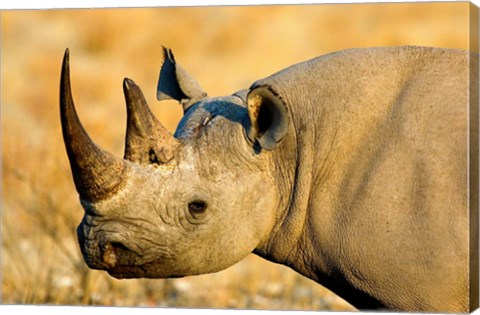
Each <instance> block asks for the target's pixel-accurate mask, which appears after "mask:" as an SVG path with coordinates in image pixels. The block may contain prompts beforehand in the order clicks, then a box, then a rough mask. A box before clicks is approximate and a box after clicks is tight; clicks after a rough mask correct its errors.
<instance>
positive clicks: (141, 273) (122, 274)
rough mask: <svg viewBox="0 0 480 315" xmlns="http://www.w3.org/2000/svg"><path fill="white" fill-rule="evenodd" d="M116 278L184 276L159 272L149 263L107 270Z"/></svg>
mask: <svg viewBox="0 0 480 315" xmlns="http://www.w3.org/2000/svg"><path fill="white" fill-rule="evenodd" d="M105 271H107V272H108V274H109V275H111V276H112V277H114V278H117V279H132V278H183V277H184V275H178V274H173V273H172V274H169V273H165V272H164V270H159V269H157V268H156V267H155V265H154V264H151V263H148V264H145V265H141V266H116V267H113V268H110V269H106V270H105Z"/></svg>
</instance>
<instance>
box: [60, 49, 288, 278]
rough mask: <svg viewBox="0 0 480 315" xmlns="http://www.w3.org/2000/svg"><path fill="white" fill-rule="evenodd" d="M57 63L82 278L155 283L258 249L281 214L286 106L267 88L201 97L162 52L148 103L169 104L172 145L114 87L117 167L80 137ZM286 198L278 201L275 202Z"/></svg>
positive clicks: (135, 98)
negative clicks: (118, 121)
mask: <svg viewBox="0 0 480 315" xmlns="http://www.w3.org/2000/svg"><path fill="white" fill-rule="evenodd" d="M69 71H70V70H69V53H68V50H67V51H66V53H65V56H64V61H63V67H62V75H61V86H60V111H61V121H62V130H63V137H64V142H65V146H66V150H67V154H68V158H69V160H70V165H71V170H72V174H73V179H74V183H75V186H76V189H77V191H78V193H79V196H80V202H81V204H82V206H83V208H84V210H85V214H84V217H83V220H82V222H81V224H80V225H79V227H78V230H77V233H78V239H79V243H80V248H81V251H82V254H83V256H84V259H85V261H86V263H87V264H88V266H89V267H91V268H94V269H102V270H106V271H108V272H109V273H110V274H111V275H112V276H114V277H117V278H139V277H148V278H166V277H178V276H186V275H194V274H203V273H209V272H216V271H219V270H222V269H224V268H226V267H228V266H230V265H232V264H234V263H236V262H238V261H239V260H241V259H242V258H244V257H245V256H246V255H248V254H249V253H251V252H252V251H253V250H255V249H258V248H259V247H261V246H263V245H265V243H266V242H267V237H268V234H269V233H270V231H271V230H272V229H273V228H274V226H275V221H276V219H277V218H276V216H277V214H276V210H277V209H278V208H279V207H280V206H281V205H280V203H281V202H280V200H283V199H285V198H279V194H281V191H280V190H281V188H279V186H278V185H275V184H274V183H273V177H278V176H279V174H277V173H278V167H277V165H276V161H275V154H274V152H275V151H277V150H278V147H279V146H280V143H281V142H282V140H283V139H284V138H285V135H286V134H287V130H288V125H289V118H288V117H289V116H288V112H287V107H286V106H285V104H284V103H283V101H282V100H281V99H280V97H279V96H277V95H276V92H275V91H273V90H272V89H271V87H268V86H258V87H255V88H252V89H251V90H249V91H246V90H245V91H241V92H239V93H237V94H234V95H232V96H228V97H218V98H207V96H206V93H205V92H203V90H202V89H201V88H200V86H199V85H198V83H196V81H195V80H193V79H192V78H191V77H190V76H189V75H188V74H187V73H186V72H185V71H184V70H183V69H182V68H180V67H179V66H178V65H177V64H176V62H175V60H174V58H173V54H172V53H171V51H170V50H168V49H165V62H164V65H163V66H162V69H161V73H160V74H161V75H160V80H159V85H158V95H157V97H158V99H160V100H162V99H168V98H171V99H176V100H178V101H179V102H180V103H181V104H182V105H183V108H184V112H185V114H184V117H183V118H182V120H181V122H180V123H179V125H178V128H177V130H176V133H175V136H173V135H171V134H169V133H168V131H167V130H166V129H165V128H164V127H163V126H162V124H161V123H160V122H159V121H158V120H157V119H156V118H155V117H154V115H153V114H152V112H151V111H150V110H149V108H148V105H147V103H146V101H145V98H144V96H143V94H142V92H141V90H140V88H139V87H138V86H137V85H135V83H134V82H133V81H132V80H130V79H125V80H124V83H123V89H124V94H125V99H126V105H127V132H126V145H125V153H124V157H123V159H122V158H119V157H115V156H113V155H112V154H110V153H108V152H105V151H103V150H102V149H100V148H99V147H98V146H96V145H95V144H94V143H93V142H92V140H91V139H90V138H89V136H88V134H87V133H86V131H85V130H84V128H83V127H82V125H81V123H80V120H79V119H78V116H77V114H76V111H75V107H74V103H73V98H72V94H71V87H70V75H69ZM286 198H287V199H288V196H287V197H286Z"/></svg>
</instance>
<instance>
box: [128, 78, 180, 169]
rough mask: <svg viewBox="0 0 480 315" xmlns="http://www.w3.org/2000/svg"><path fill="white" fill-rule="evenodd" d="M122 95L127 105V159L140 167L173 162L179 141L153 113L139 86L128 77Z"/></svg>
mask: <svg viewBox="0 0 480 315" xmlns="http://www.w3.org/2000/svg"><path fill="white" fill-rule="evenodd" d="M123 92H124V93H125V102H126V104H127V132H126V143H125V155H124V158H125V159H127V160H129V161H132V162H136V163H139V164H152V163H156V164H161V163H166V162H168V161H169V160H171V159H172V157H173V155H174V152H175V149H176V147H177V146H178V141H177V140H176V139H175V138H174V137H173V136H172V135H171V134H170V133H169V132H168V131H167V129H165V127H163V125H162V124H161V123H160V122H159V121H158V120H157V118H155V116H154V115H153V113H152V112H151V111H150V108H149V107H148V104H147V101H146V100H145V97H144V95H143V93H142V90H141V89H140V87H138V86H137V85H136V84H135V82H133V81H132V80H130V79H128V78H126V79H125V80H124V81H123Z"/></svg>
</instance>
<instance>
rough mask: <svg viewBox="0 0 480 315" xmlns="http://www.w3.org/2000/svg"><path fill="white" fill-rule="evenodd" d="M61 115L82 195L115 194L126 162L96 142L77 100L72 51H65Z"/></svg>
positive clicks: (88, 197) (92, 198)
mask: <svg viewBox="0 0 480 315" xmlns="http://www.w3.org/2000/svg"><path fill="white" fill-rule="evenodd" d="M60 117H61V122H62V132H63V140H64V142H65V148H66V149H67V154H68V158H69V160H70V166H71V169H72V174H73V180H74V182H75V186H76V188H77V191H78V193H79V195H80V197H81V198H83V199H86V200H89V201H98V200H101V199H104V198H106V197H108V196H109V195H111V194H113V193H114V192H115V191H117V189H118V188H119V187H120V186H121V184H122V182H123V180H124V178H125V175H124V173H125V170H126V167H127V166H126V163H125V161H123V160H122V159H119V158H116V157H115V156H113V155H111V154H110V153H108V152H105V151H103V150H102V149H100V148H99V147H97V146H96V145H95V143H93V141H92V140H91V139H90V137H89V136H88V134H87V133H86V131H85V129H84V128H83V126H82V124H81V123H80V120H79V119H78V115H77V112H76V111H75V105H74V103H73V98H72V91H71V86H70V64H69V51H68V49H67V50H66V51H65V55H64V58H63V65H62V74H61V80H60Z"/></svg>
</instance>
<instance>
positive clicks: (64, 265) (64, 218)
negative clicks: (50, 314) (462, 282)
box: [1, 3, 468, 310]
mask: <svg viewBox="0 0 480 315" xmlns="http://www.w3.org/2000/svg"><path fill="white" fill-rule="evenodd" d="M467 35H468V3H409V4H393V3H390V4H350V5H340V4H331V5H309V6H308V5H298V6H261V7H205V8H147V9H94V10H48V11H35V10H33V11H3V12H1V58H2V59H1V111H2V112H1V114H2V115H1V129H2V130H1V131H2V133H1V136H2V138H1V141H2V172H3V174H2V207H1V213H2V229H1V231H2V249H1V258H2V259H1V268H2V269H1V271H2V290H1V293H2V302H3V303H5V304H12V303H15V304H31V303H33V304H71V305H78V304H93V305H117V306H125V305H128V306H163V307H173V306H175V307H198V308H209V307H212V308H230V307H232V308H254V309H296V310H303V309H304V310H349V309H351V307H350V306H349V305H348V304H347V303H345V302H344V301H343V300H341V299H340V298H338V297H336V296H334V295H333V294H331V293H330V292H329V291H328V290H326V289H324V288H323V287H321V286H319V285H317V284H315V283H313V282H312V281H310V280H307V279H305V278H303V277H301V276H299V275H297V274H295V273H294V272H293V271H291V270H289V269H287V268H285V267H282V266H278V265H275V264H272V263H269V262H266V261H263V260H262V259H260V258H258V257H256V256H253V255H250V257H248V258H247V259H245V260H244V261H242V262H240V263H238V264H237V265H235V266H233V267H232V268H229V269H227V270H225V271H223V272H220V273H216V274H212V275H204V276H198V277H188V278H183V279H175V280H146V279H140V280H122V281H120V280H116V279H113V278H111V277H109V276H108V275H106V274H105V273H103V272H99V271H92V270H89V269H88V268H87V267H86V265H85V264H84V262H83V259H82V257H81V255H80V252H79V249H78V246H77V241H76V236H75V228H76V225H77V224H78V223H79V222H80V219H81V217H82V209H81V207H80V204H79V202H78V197H77V195H76V192H75V188H74V186H73V182H72V179H71V174H70V170H69V167H68V164H67V163H68V161H67V156H66V154H65V150H64V148H63V143H62V137H61V130H60V124H59V112H58V93H59V91H58V85H59V74H60V65H61V59H62V55H63V52H64V50H65V48H67V47H69V48H70V52H71V72H72V85H73V91H74V98H75V101H76V104H77V108H78V112H79V115H80V117H81V119H82V122H83V123H84V125H85V127H86V129H87V130H88V132H89V133H90V135H91V136H92V138H93V139H94V140H95V141H96V142H97V144H99V145H100V146H102V147H104V148H105V149H107V150H109V151H111V152H113V153H115V154H116V155H118V156H121V154H122V152H123V143H124V133H125V131H124V130H125V119H126V118H125V109H124V100H123V93H122V85H121V84H122V80H123V78H124V77H125V76H127V77H130V78H132V79H134V80H135V81H136V82H137V84H139V85H140V86H141V87H142V88H143V90H144V92H145V95H146V97H147V100H148V101H149V103H150V105H151V107H152V109H153V111H154V112H155V113H156V115H157V117H158V118H159V119H160V120H161V121H162V122H163V123H164V124H165V125H166V127H167V128H168V129H169V130H170V131H173V130H174V128H175V126H176V124H177V122H178V121H179V119H180V117H181V115H182V111H181V108H180V106H178V105H177V104H175V103H172V102H163V103H158V102H157V101H156V99H155V87H156V82H157V76H158V72H159V68H160V66H161V63H162V53H161V52H162V45H165V46H167V47H170V48H172V49H173V51H174V53H175V55H176V59H177V61H178V62H179V63H181V64H182V66H183V67H184V68H186V69H187V70H188V71H189V72H190V73H191V74H193V75H194V77H195V78H197V80H198V81H199V82H200V83H201V85H202V86H203V87H204V88H205V90H206V91H208V93H209V94H210V95H225V94H230V93H232V92H234V91H236V90H239V89H242V88H246V87H248V86H249V85H250V84H251V83H252V82H253V81H255V80H256V79H259V78H261V77H264V76H267V75H269V74H271V73H273V72H275V71H277V70H280V69H282V68H284V67H286V66H288V65H291V64H293V63H296V62H299V61H303V60H306V59H309V58H312V57H315V56H317V55H321V54H324V53H328V52H331V51H334V50H340V49H345V48H351V47H367V46H386V45H388V46H391V45H427V46H441V47H451V48H464V49H465V48H467V47H468V36H467Z"/></svg>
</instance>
